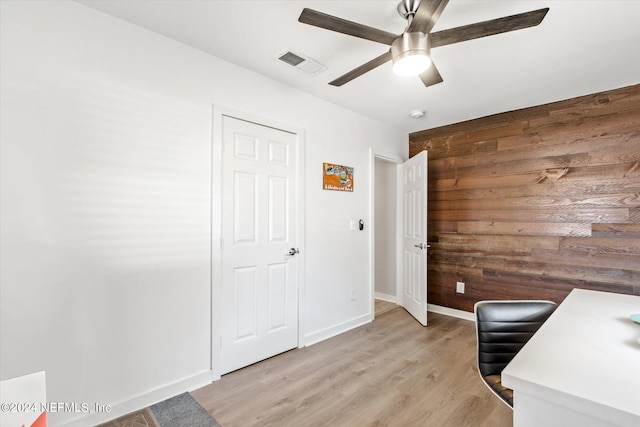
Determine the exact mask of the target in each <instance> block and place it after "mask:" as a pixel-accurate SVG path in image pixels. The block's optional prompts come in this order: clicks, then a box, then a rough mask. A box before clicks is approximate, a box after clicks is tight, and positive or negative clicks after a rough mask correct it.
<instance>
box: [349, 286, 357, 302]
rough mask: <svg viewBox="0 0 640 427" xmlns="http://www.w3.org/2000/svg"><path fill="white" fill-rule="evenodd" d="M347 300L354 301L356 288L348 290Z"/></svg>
mask: <svg viewBox="0 0 640 427" xmlns="http://www.w3.org/2000/svg"><path fill="white" fill-rule="evenodd" d="M349 298H350V299H351V301H355V300H356V288H351V289H350V290H349Z"/></svg>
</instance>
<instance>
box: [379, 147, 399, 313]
mask: <svg viewBox="0 0 640 427" xmlns="http://www.w3.org/2000/svg"><path fill="white" fill-rule="evenodd" d="M397 174H398V164H397V163H395V162H391V161H389V160H386V159H382V158H379V157H376V158H375V181H374V191H375V197H374V221H375V224H374V227H375V233H374V234H375V236H374V253H375V259H374V263H375V267H374V277H375V283H374V292H375V298H376V300H380V301H386V302H392V303H397V298H396V274H397V269H396V254H397V247H396V236H397V203H398V202H397V194H396V193H397ZM376 305H378V304H376ZM383 305H384V304H383ZM379 311H380V309H379V308H377V309H376V312H379Z"/></svg>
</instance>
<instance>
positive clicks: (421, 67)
mask: <svg viewBox="0 0 640 427" xmlns="http://www.w3.org/2000/svg"><path fill="white" fill-rule="evenodd" d="M391 57H392V59H393V72H394V73H395V74H397V75H399V76H417V75H418V74H420V73H422V72H423V71H425V70H426V69H428V68H429V67H430V66H431V58H430V57H429V38H428V37H427V35H426V34H425V33H421V32H414V33H404V34H403V35H402V37H398V38H397V39H396V40H394V42H393V43H392V44H391Z"/></svg>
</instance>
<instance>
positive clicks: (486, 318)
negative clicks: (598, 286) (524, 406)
mask: <svg viewBox="0 0 640 427" xmlns="http://www.w3.org/2000/svg"><path fill="white" fill-rule="evenodd" d="M555 307H556V305H555V303H553V302H551V301H480V302H478V303H476V304H475V306H474V312H475V316H476V330H477V335H478V370H479V371H480V375H481V376H482V377H486V376H489V375H500V374H501V373H502V370H503V369H504V368H505V367H506V366H507V364H508V363H509V362H510V361H511V359H513V357H514V356H515V355H516V354H517V353H518V352H519V351H520V349H521V348H522V347H523V346H524V345H525V344H526V343H527V341H529V339H530V338H531V337H532V336H533V334H534V333H535V332H536V331H537V330H538V328H540V326H542V324H543V323H544V322H545V321H546V320H547V318H548V317H549V316H550V315H551V313H553V310H554V309H555Z"/></svg>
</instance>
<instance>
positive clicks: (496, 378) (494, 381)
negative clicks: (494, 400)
mask: <svg viewBox="0 0 640 427" xmlns="http://www.w3.org/2000/svg"><path fill="white" fill-rule="evenodd" d="M483 378H484V381H485V382H486V383H487V385H488V386H489V387H491V389H492V390H493V391H494V392H495V393H496V394H497V395H498V396H500V397H501V398H502V399H503V400H505V401H506V402H508V403H509V406H511V407H513V390H511V389H510V388H506V387H505V386H503V385H502V376H500V375H487V376H485V377H483Z"/></svg>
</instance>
